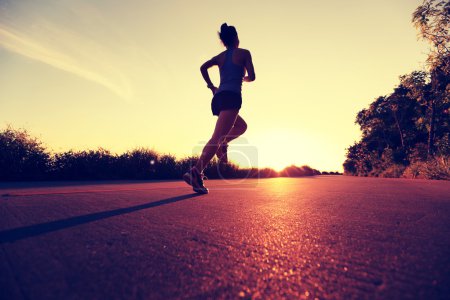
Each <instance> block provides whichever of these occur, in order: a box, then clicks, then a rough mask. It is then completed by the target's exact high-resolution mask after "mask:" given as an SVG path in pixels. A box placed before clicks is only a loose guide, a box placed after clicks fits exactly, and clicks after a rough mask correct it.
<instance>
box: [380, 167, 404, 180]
mask: <svg viewBox="0 0 450 300" xmlns="http://www.w3.org/2000/svg"><path fill="white" fill-rule="evenodd" d="M405 169H406V167H405V166H403V165H392V166H390V167H388V168H387V169H386V170H384V171H383V172H381V173H380V177H385V178H399V177H401V176H402V175H403V172H404V171H405Z"/></svg>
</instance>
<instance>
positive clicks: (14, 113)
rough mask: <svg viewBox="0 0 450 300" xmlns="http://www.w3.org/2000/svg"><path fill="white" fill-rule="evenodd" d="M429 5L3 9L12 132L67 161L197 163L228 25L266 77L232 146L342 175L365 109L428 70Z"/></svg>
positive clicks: (107, 3) (265, 161)
mask: <svg viewBox="0 0 450 300" xmlns="http://www.w3.org/2000/svg"><path fill="white" fill-rule="evenodd" d="M420 3H421V1H420V0H418V1H414V0H395V1H392V0H378V1H371V0H351V1H350V0H342V1H335V0H324V1H304V0H295V1H294V0H293V1H211V0H205V1H198V0H192V1H171V0H161V1H149V0H130V1H123V0H122V1H116V0H96V1H92V0H40V1H36V0H21V1H16V0H11V1H8V0H7V1H5V0H0V127H1V129H3V128H5V127H6V125H7V124H10V125H12V126H13V127H15V128H25V129H27V130H29V131H30V133H31V134H32V135H34V136H37V137H39V138H40V139H41V140H42V141H43V142H44V143H45V144H46V145H47V146H48V148H49V149H51V150H53V151H55V152H60V151H66V150H69V149H75V150H79V149H96V148H97V147H103V148H106V149H110V150H111V151H113V152H117V153H121V152H123V151H126V150H131V149H133V148H136V147H149V148H154V149H155V150H158V151H160V152H162V153H170V154H174V155H176V156H177V157H179V158H181V157H185V156H188V155H191V154H192V153H193V152H194V153H197V152H198V151H199V149H200V148H201V147H199V146H198V145H199V143H200V144H201V143H203V142H204V141H206V140H207V139H208V138H209V137H210V135H211V133H212V130H213V128H214V125H215V121H216V117H214V116H212V114H211V110H210V101H211V96H212V95H211V92H210V91H209V90H208V89H207V88H206V83H204V81H203V79H202V77H201V74H200V71H199V67H200V65H201V64H202V63H203V62H204V61H206V60H208V59H209V58H211V57H212V56H214V55H216V54H218V53H219V52H221V51H223V46H222V45H221V43H220V41H219V39H218V37H217V31H218V30H219V28H220V25H221V24H222V23H223V22H227V23H228V24H229V25H234V26H236V28H237V30H238V33H239V38H240V41H241V44H240V46H241V47H242V48H246V49H249V50H250V51H251V52H252V56H253V62H254V65H255V70H256V81H255V82H252V83H244V85H243V106H242V110H241V115H242V116H243V118H244V119H245V120H246V121H247V123H248V131H247V132H246V133H245V135H244V137H245V138H242V139H240V140H238V141H236V142H234V144H232V145H231V146H230V150H234V151H235V152H238V151H239V149H240V148H239V147H244V146H243V145H249V146H251V147H254V148H255V149H256V150H257V153H258V162H259V164H258V166H259V167H265V166H269V167H274V168H277V169H280V168H281V167H283V166H286V165H289V164H297V165H303V164H308V165H310V166H311V167H314V168H317V169H319V170H322V171H325V170H329V171H332V170H338V171H342V163H343V161H344V159H345V149H346V148H347V147H348V146H350V145H351V144H352V143H353V142H354V141H355V140H358V139H359V136H360V132H359V129H358V127H357V126H356V125H355V124H354V120H355V116H356V113H357V112H358V111H359V110H361V109H362V108H364V107H366V106H367V105H369V104H370V103H371V102H372V101H373V100H374V99H375V98H376V97H378V96H380V95H385V94H389V93H390V92H391V91H392V90H393V88H394V87H395V85H396V84H397V83H398V77H399V75H402V74H406V73H409V72H411V71H413V70H418V69H423V68H424V62H425V60H426V55H427V52H428V46H427V45H426V44H425V43H424V42H421V41H417V35H416V30H415V29H414V27H413V26H412V24H411V14H412V12H413V11H414V9H415V8H416V7H417V6H418V5H419V4H420ZM210 74H211V75H212V78H213V81H214V82H215V83H216V84H217V85H218V83H219V82H218V80H219V77H218V70H217V69H210ZM232 158H233V156H232Z"/></svg>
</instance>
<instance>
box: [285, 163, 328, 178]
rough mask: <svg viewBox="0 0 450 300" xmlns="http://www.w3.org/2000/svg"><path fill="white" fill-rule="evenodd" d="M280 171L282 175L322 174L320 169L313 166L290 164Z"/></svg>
mask: <svg viewBox="0 0 450 300" xmlns="http://www.w3.org/2000/svg"><path fill="white" fill-rule="evenodd" d="M279 173H280V176H282V177H300V176H314V175H320V174H321V173H320V171H318V170H315V169H313V168H311V167H310V166H301V167H297V166H294V165H292V166H289V167H286V168H284V169H283V170H282V171H281V172H279Z"/></svg>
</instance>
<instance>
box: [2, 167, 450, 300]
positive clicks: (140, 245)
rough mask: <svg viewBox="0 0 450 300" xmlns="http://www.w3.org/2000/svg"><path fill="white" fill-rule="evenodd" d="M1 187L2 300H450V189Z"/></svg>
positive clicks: (252, 183) (424, 184)
mask: <svg viewBox="0 0 450 300" xmlns="http://www.w3.org/2000/svg"><path fill="white" fill-rule="evenodd" d="M206 184H207V186H209V188H210V194H209V195H203V196H198V195H195V194H193V193H192V190H191V189H190V188H189V187H188V186H187V185H186V184H185V183H184V182H182V181H167V182H138V183H133V182H115V183H114V182H112V183H111V182H93V183H92V182H91V183H33V184H29V183H28V184H27V183H22V184H9V185H8V184H6V183H3V184H2V185H1V186H0V194H1V197H0V216H1V218H0V271H1V278H0V298H1V299H250V298H251V299H450V182H445V181H425V180H404V179H377V178H355V177H345V176H319V177H310V178H273V179H260V180H256V179H252V180H250V179H249V180H244V181H240V180H230V181H224V180H209V181H206Z"/></svg>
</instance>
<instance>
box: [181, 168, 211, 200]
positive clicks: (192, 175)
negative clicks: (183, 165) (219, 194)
mask: <svg viewBox="0 0 450 300" xmlns="http://www.w3.org/2000/svg"><path fill="white" fill-rule="evenodd" d="M205 178H206V177H205V176H204V175H203V174H202V173H200V172H199V171H198V170H197V168H196V167H192V168H191V169H190V170H189V171H188V172H186V173H185V174H184V175H183V179H184V181H186V183H187V184H189V185H192V189H193V190H194V192H196V193H199V194H208V193H209V190H208V189H207V188H206V187H205V186H204V185H203V179H205Z"/></svg>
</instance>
